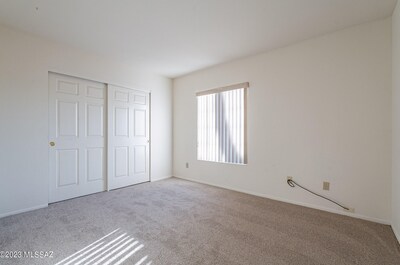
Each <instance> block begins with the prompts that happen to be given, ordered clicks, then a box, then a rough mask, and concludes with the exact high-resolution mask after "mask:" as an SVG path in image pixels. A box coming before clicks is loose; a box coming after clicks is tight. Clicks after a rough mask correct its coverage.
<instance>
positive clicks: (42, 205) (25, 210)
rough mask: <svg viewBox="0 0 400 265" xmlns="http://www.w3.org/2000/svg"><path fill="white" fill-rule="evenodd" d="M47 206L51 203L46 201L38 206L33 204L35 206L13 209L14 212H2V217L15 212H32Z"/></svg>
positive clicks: (0, 216) (0, 214)
mask: <svg viewBox="0 0 400 265" xmlns="http://www.w3.org/2000/svg"><path fill="white" fill-rule="evenodd" d="M47 206H49V205H48V204H47V203H46V204H41V205H37V206H33V207H29V208H25V209H21V210H16V211H12V212H7V213H0V218H3V217H6V216H10V215H14V214H19V213H25V212H30V211H33V210H37V209H41V208H46V207H47Z"/></svg>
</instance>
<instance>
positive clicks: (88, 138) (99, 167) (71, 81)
mask: <svg viewBox="0 0 400 265" xmlns="http://www.w3.org/2000/svg"><path fill="white" fill-rule="evenodd" d="M105 97H106V86H105V84H102V83H97V82H93V81H88V80H84V79H80V78H75V77H70V76H65V75H60V74H53V73H50V74H49V163H50V164H49V167H50V168H49V173H50V191H49V202H56V201H61V200H65V199H70V198H74V197H78V196H82V195H87V194H91V193H95V192H100V191H104V190H105V189H106V186H105V172H106V170H105V169H106V168H105V166H106V163H105V162H106V160H105V159H106V151H105V133H106V132H105Z"/></svg>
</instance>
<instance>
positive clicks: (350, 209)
mask: <svg viewBox="0 0 400 265" xmlns="http://www.w3.org/2000/svg"><path fill="white" fill-rule="evenodd" d="M344 211H345V212H348V213H355V212H356V209H354V208H350V207H349V209H348V210H346V209H344Z"/></svg>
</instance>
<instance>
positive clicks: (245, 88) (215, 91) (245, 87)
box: [196, 82, 249, 165]
mask: <svg viewBox="0 0 400 265" xmlns="http://www.w3.org/2000/svg"><path fill="white" fill-rule="evenodd" d="M248 88H249V83H248V82H245V83H240V84H235V85H230V86H225V87H219V88H214V89H209V90H205V91H199V92H197V93H196V102H197V117H196V119H197V123H196V124H197V130H196V133H197V154H196V156H197V160H199V161H206V162H215V163H228V164H234V165H247V163H248V157H247V99H248V95H247V93H248V92H247V91H248ZM236 89H243V138H242V141H243V142H242V145H243V153H242V152H241V155H242V156H243V157H242V158H241V159H240V161H241V162H236V161H233V162H231V161H232V160H234V159H231V160H230V161H221V155H219V156H218V155H217V154H214V155H215V157H214V159H204V158H202V156H203V155H204V154H202V155H200V147H199V142H200V141H201V140H200V139H199V137H200V136H199V135H200V133H199V117H200V113H199V97H200V96H206V95H211V94H218V93H222V92H225V91H231V90H236ZM203 115H204V113H203ZM231 144H232V143H231ZM220 148H221V147H220V146H219V145H218V150H219V151H217V152H222V151H221V149H220ZM230 148H232V147H230ZM203 151H204V150H203ZM210 151H215V150H212V149H211V150H210ZM216 157H218V158H216ZM225 160H226V158H225Z"/></svg>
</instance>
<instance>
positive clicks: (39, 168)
mask: <svg viewBox="0 0 400 265" xmlns="http://www.w3.org/2000/svg"><path fill="white" fill-rule="evenodd" d="M0 40H1V41H0V122H1V124H0V149H1V152H0V217H1V216H5V215H8V214H11V213H15V212H19V211H23V210H27V209H33V208H37V207H40V206H46V205H47V202H48V186H49V183H48V178H49V175H48V71H54V72H58V73H63V74H68V75H72V76H77V77H82V78H87V79H92V80H96V81H100V82H105V83H112V84H116V85H123V86H127V87H132V88H140V89H146V90H151V92H152V116H151V126H152V133H151V138H152V149H151V156H152V164H151V174H152V180H157V179H161V178H165V177H169V176H171V172H172V158H171V154H172V144H171V139H172V125H171V124H172V106H171V104H172V89H171V87H172V81H171V80H170V79H167V78H164V77H160V76H156V75H153V74H148V73H143V72H141V71H140V70H139V69H135V68H133V67H132V66H130V65H124V64H120V63H118V62H114V61H113V60H109V59H105V58H100V57H98V56H95V55H91V54H90V53H87V52H82V51H78V50H75V49H71V48H68V47H64V46H62V45H59V44H56V43H52V42H49V41H46V40H43V39H40V38H36V37H33V36H30V35H28V34H25V33H22V32H18V31H14V30H12V29H9V28H6V27H3V26H0Z"/></svg>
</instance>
